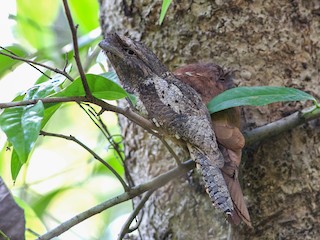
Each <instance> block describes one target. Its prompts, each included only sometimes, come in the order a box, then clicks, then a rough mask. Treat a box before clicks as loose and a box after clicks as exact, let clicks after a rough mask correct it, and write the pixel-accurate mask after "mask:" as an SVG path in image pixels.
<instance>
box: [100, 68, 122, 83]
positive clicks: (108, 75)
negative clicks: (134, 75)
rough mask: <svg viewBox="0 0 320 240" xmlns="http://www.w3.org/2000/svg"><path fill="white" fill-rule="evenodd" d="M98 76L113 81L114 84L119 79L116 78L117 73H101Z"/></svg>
mask: <svg viewBox="0 0 320 240" xmlns="http://www.w3.org/2000/svg"><path fill="white" fill-rule="evenodd" d="M100 76H102V77H104V78H106V79H109V80H111V81H113V82H116V83H118V82H119V78H118V75H117V73H116V72H113V71H111V72H105V73H101V74H100Z"/></svg>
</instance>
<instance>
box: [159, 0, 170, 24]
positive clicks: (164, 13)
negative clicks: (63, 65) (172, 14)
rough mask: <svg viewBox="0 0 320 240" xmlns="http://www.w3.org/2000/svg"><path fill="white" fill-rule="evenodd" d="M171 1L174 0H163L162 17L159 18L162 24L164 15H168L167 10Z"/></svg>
mask: <svg viewBox="0 0 320 240" xmlns="http://www.w3.org/2000/svg"><path fill="white" fill-rule="evenodd" d="M171 2H172V0H163V1H162V7H161V12H160V18H159V23H160V25H161V24H162V22H163V20H164V17H165V16H166V13H167V10H168V8H169V6H170V4H171Z"/></svg>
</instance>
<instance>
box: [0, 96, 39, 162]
mask: <svg viewBox="0 0 320 240" xmlns="http://www.w3.org/2000/svg"><path fill="white" fill-rule="evenodd" d="M43 113H44V107H43V104H42V102H41V101H38V103H37V104H35V105H32V106H25V107H13V108H7V109H5V110H4V111H3V113H2V114H1V115H0V127H1V129H2V130H3V131H4V132H5V134H6V135H7V138H8V141H9V142H10V143H12V145H13V147H14V149H15V151H16V153H17V155H18V158H19V161H20V162H21V163H25V162H26V161H27V159H28V156H29V153H30V152H31V150H32V148H33V146H34V144H35V142H36V140H37V138H38V135H39V132H40V128H41V122H42V119H43Z"/></svg>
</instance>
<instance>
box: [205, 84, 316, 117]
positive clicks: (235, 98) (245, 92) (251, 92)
mask: <svg viewBox="0 0 320 240" xmlns="http://www.w3.org/2000/svg"><path fill="white" fill-rule="evenodd" d="M303 100H312V101H316V100H315V98H314V97H313V96H311V95H310V94H307V93H305V92H303V91H300V90H298V89H295V88H287V87H275V86H258V87H236V88H232V89H229V90H227V91H225V92H223V93H221V94H219V95H218V96H216V97H215V98H213V99H212V100H211V101H210V102H209V103H208V109H209V112H210V113H214V112H218V111H221V110H224V109H227V108H231V107H237V106H245V105H248V106H262V105H266V104H270V103H274V102H285V101H303Z"/></svg>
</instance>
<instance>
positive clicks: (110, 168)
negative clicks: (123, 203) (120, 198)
mask: <svg viewBox="0 0 320 240" xmlns="http://www.w3.org/2000/svg"><path fill="white" fill-rule="evenodd" d="M40 135H42V136H50V137H57V138H63V139H66V140H70V141H73V142H75V143H77V144H78V145H80V146H81V147H82V148H84V149H85V150H86V151H87V152H89V153H90V154H91V155H92V156H93V157H94V158H95V159H96V160H98V161H99V162H100V163H102V164H103V165H104V166H106V167H107V168H108V169H109V170H110V171H111V172H112V173H113V175H114V176H115V177H116V178H117V179H118V180H119V182H120V183H121V185H122V187H123V189H124V190H125V191H126V192H127V191H129V187H128V185H127V184H126V183H125V181H124V180H123V179H122V177H121V176H120V175H119V174H118V173H117V171H116V170H114V169H113V167H111V166H110V165H109V164H108V163H107V162H106V161H104V160H103V159H102V158H101V157H100V156H99V155H98V154H96V153H95V152H94V151H92V150H91V149H90V148H89V147H88V146H86V145H85V144H84V143H82V142H81V141H79V140H78V139H77V138H75V137H74V136H71V135H70V136H66V135H63V134H56V133H49V132H45V131H40Z"/></svg>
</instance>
